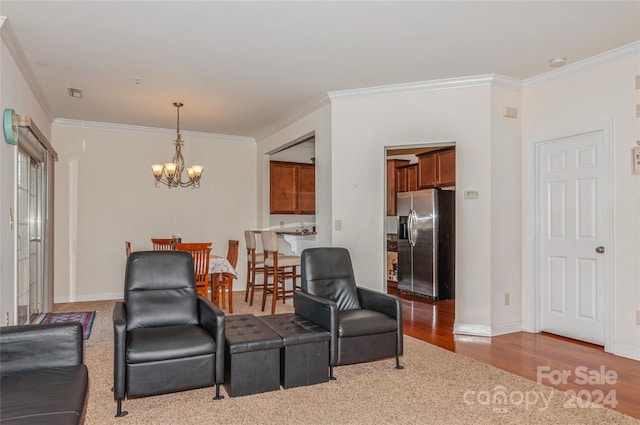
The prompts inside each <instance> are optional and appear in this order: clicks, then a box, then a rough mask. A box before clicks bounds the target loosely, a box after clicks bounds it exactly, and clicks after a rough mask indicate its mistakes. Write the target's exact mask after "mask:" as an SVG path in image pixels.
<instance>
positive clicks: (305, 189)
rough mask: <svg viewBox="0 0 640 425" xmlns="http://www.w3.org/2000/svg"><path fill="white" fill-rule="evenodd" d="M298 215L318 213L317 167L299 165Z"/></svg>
mask: <svg viewBox="0 0 640 425" xmlns="http://www.w3.org/2000/svg"><path fill="white" fill-rule="evenodd" d="M298 177H299V182H300V183H299V185H298V188H299V190H298V214H315V213H316V166H315V165H314V164H300V165H299V176H298Z"/></svg>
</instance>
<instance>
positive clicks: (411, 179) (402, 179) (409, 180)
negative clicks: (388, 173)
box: [396, 164, 418, 192]
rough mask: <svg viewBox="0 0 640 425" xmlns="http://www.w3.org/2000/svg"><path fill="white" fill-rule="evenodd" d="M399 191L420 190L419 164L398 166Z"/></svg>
mask: <svg viewBox="0 0 640 425" xmlns="http://www.w3.org/2000/svg"><path fill="white" fill-rule="evenodd" d="M396 182H397V192H411V191H413V190H418V164H410V165H405V166H402V167H398V169H397V170H396Z"/></svg>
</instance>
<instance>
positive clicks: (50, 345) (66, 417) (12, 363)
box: [0, 322, 89, 425]
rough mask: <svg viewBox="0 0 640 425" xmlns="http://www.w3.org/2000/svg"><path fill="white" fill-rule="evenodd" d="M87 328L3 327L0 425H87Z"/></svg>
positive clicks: (66, 325) (62, 325)
mask: <svg viewBox="0 0 640 425" xmlns="http://www.w3.org/2000/svg"><path fill="white" fill-rule="evenodd" d="M83 356H84V346H83V343H82V325H81V324H80V323H79V322H73V323H55V324H54V323H52V324H47V325H20V326H7V327H3V328H0V371H1V372H2V373H1V375H2V376H1V379H0V388H1V389H2V390H1V391H2V395H1V396H0V423H2V424H5V425H12V424H13V425H41V424H82V423H84V416H85V409H86V404H87V394H88V391H89V372H88V369H87V366H86V365H85V364H84V357H83Z"/></svg>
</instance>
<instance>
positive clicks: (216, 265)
mask: <svg viewBox="0 0 640 425" xmlns="http://www.w3.org/2000/svg"><path fill="white" fill-rule="evenodd" d="M224 273H228V274H231V275H233V277H235V278H237V277H238V274H237V273H236V270H235V269H234V268H233V266H232V265H231V263H229V260H227V258H226V257H219V256H217V255H215V254H211V255H210V256H209V274H210V275H211V287H210V288H209V290H210V291H211V292H210V294H211V301H213V303H214V304H215V305H219V303H220V300H219V298H218V297H219V296H220V294H219V293H218V291H217V290H215V289H216V288H217V286H218V285H217V284H218V281H219V279H220V275H221V274H224ZM230 290H231V289H230Z"/></svg>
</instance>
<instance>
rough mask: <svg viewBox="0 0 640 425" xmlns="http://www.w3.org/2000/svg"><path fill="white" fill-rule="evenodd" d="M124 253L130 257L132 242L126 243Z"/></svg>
mask: <svg viewBox="0 0 640 425" xmlns="http://www.w3.org/2000/svg"><path fill="white" fill-rule="evenodd" d="M124 252H125V253H126V256H127V257H128V256H129V254H131V242H129V241H124Z"/></svg>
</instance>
